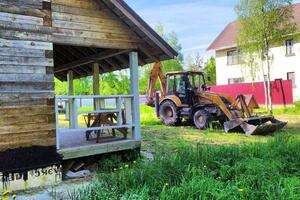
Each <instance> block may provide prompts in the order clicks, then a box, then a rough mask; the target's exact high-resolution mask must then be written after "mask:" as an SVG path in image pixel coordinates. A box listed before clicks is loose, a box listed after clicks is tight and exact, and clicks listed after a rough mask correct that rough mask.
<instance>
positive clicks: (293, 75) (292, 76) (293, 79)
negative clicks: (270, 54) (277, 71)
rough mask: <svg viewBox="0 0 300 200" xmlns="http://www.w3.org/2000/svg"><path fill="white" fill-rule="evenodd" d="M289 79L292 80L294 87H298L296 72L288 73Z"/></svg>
mask: <svg viewBox="0 0 300 200" xmlns="http://www.w3.org/2000/svg"><path fill="white" fill-rule="evenodd" d="M287 79H288V80H291V81H292V83H293V88H296V75H295V72H288V73H287Z"/></svg>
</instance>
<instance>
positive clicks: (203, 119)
mask: <svg viewBox="0 0 300 200" xmlns="http://www.w3.org/2000/svg"><path fill="white" fill-rule="evenodd" d="M210 120H211V117H210V114H209V113H208V112H206V111H205V110H198V111H196V112H195V113H194V116H193V121H194V125H195V126H196V127H197V128H198V129H200V130H205V129H207V128H208V126H209V122H210Z"/></svg>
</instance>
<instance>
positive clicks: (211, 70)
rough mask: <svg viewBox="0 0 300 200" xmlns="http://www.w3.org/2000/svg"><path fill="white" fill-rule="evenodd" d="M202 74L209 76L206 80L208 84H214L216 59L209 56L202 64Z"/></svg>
mask: <svg viewBox="0 0 300 200" xmlns="http://www.w3.org/2000/svg"><path fill="white" fill-rule="evenodd" d="M204 74H205V76H206V77H210V80H209V81H207V84H208V85H216V83H217V76H216V59H215V57H213V56H211V57H210V58H209V60H208V61H207V62H206V63H205V65H204Z"/></svg>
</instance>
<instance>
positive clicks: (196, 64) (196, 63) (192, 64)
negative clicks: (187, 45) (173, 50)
mask: <svg viewBox="0 0 300 200" xmlns="http://www.w3.org/2000/svg"><path fill="white" fill-rule="evenodd" d="M186 60H187V61H188V63H187V67H188V70H190V71H201V70H203V64H204V60H203V58H202V57H201V55H200V53H199V52H198V53H197V55H196V57H195V59H193V58H192V57H190V56H187V58H186Z"/></svg>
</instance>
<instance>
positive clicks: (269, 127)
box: [224, 116, 287, 135]
mask: <svg viewBox="0 0 300 200" xmlns="http://www.w3.org/2000/svg"><path fill="white" fill-rule="evenodd" d="M286 124H287V122H282V121H279V120H277V119H275V118H274V117H273V116H262V117H250V118H247V119H242V118H240V119H234V120H230V121H228V122H225V123H224V129H225V131H226V132H244V133H245V134H246V135H268V134H272V133H274V132H275V131H277V130H280V129H282V128H283V127H284V126H285V125H286Z"/></svg>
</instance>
